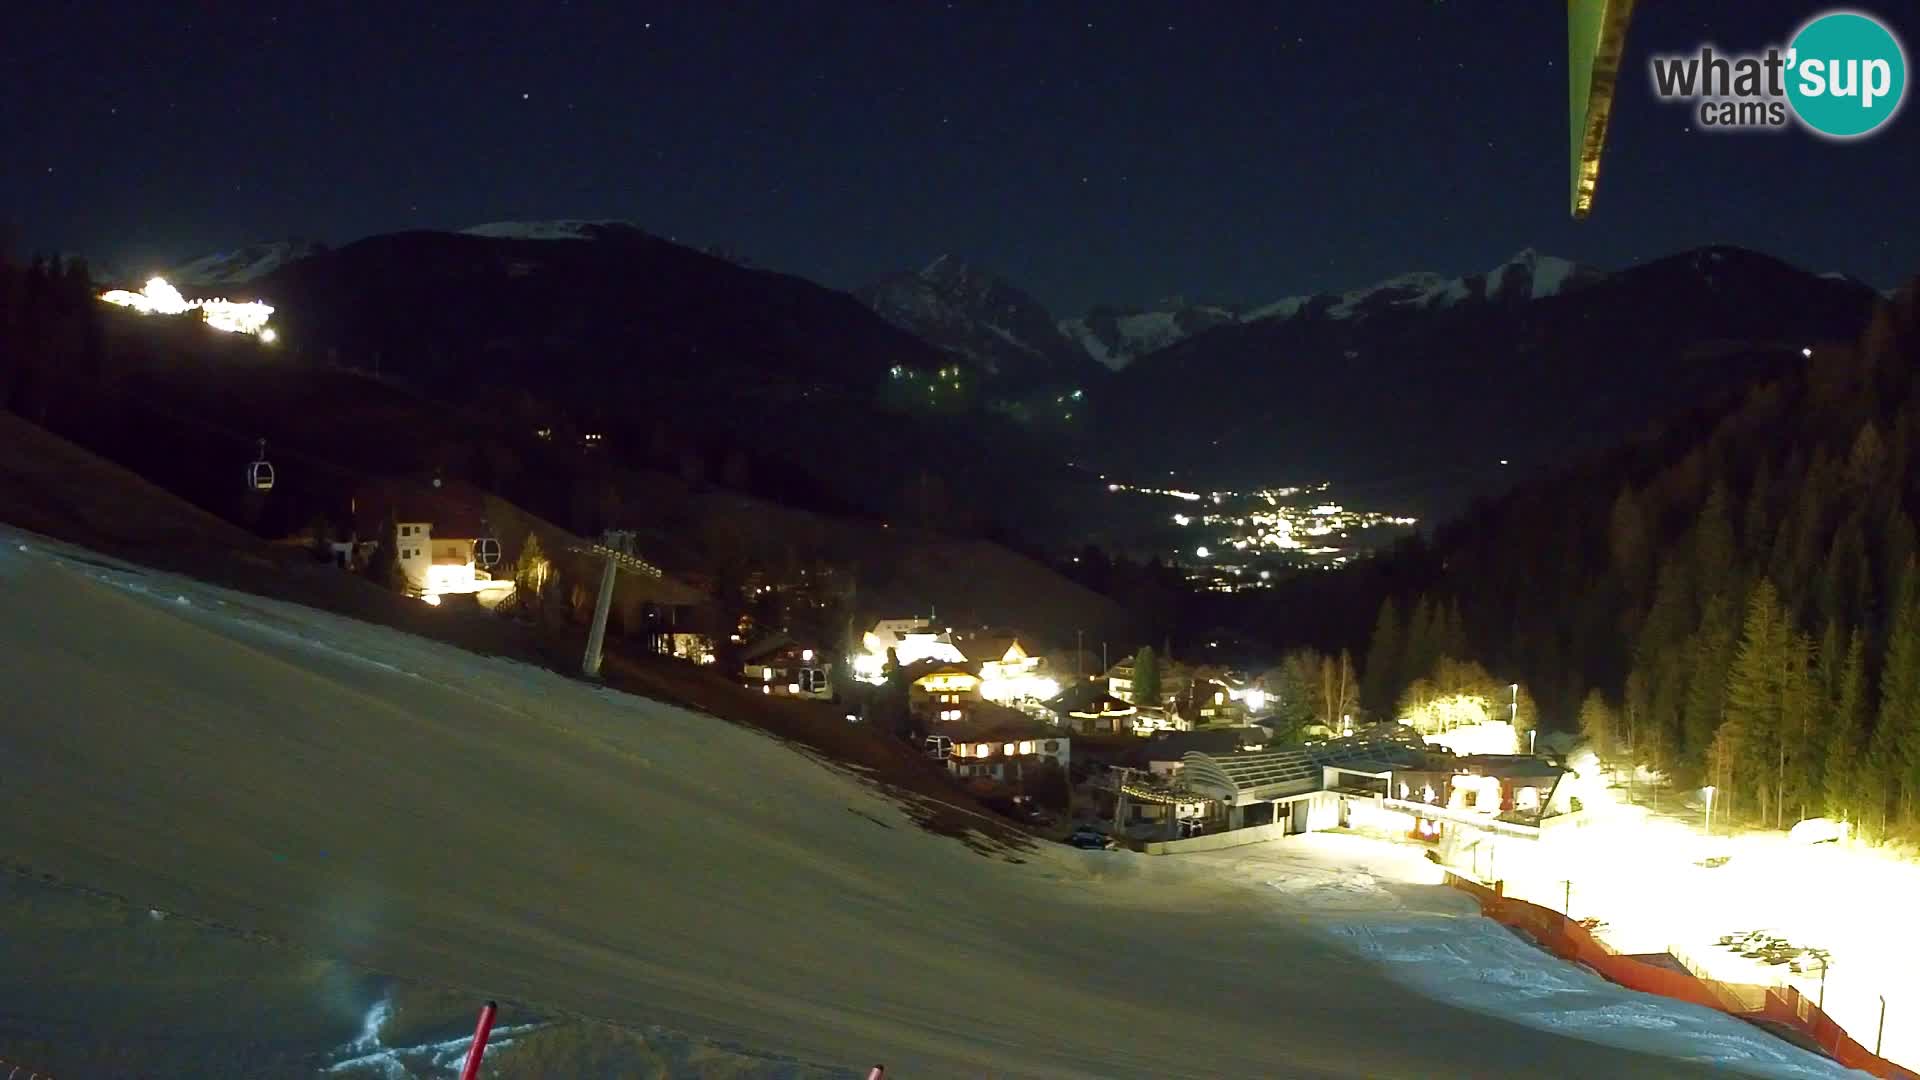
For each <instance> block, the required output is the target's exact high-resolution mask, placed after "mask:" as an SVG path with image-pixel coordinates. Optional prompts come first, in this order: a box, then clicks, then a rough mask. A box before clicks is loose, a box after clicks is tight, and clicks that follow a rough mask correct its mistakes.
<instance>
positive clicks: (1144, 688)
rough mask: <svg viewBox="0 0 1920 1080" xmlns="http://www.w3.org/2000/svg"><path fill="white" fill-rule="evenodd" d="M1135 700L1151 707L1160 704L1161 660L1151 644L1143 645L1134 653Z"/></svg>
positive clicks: (1139, 703)
mask: <svg viewBox="0 0 1920 1080" xmlns="http://www.w3.org/2000/svg"><path fill="white" fill-rule="evenodd" d="M1133 701H1134V704H1136V705H1140V706H1143V707H1149V708H1157V707H1158V706H1159V704H1160V660H1159V658H1158V657H1156V656H1155V655H1154V654H1153V646H1151V645H1142V646H1141V647H1140V651H1139V652H1137V653H1134V654H1133Z"/></svg>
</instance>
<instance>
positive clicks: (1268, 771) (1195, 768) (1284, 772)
mask: <svg viewBox="0 0 1920 1080" xmlns="http://www.w3.org/2000/svg"><path fill="white" fill-rule="evenodd" d="M1405 753H1406V747H1404V746H1402V745H1401V744H1399V743H1395V742H1390V741H1387V740H1376V739H1367V740H1359V739H1352V740H1342V741H1340V742H1335V743H1328V744H1326V745H1325V746H1308V747H1298V748H1294V749H1289V750H1262V751H1257V752H1254V753H1250V754H1219V755H1214V754H1205V753H1201V752H1200V751H1198V750H1190V751H1188V752H1187V754H1186V755H1185V756H1184V757H1183V758H1181V765H1180V778H1181V780H1182V781H1183V782H1184V783H1185V784H1186V785H1187V786H1188V787H1190V788H1192V789H1194V790H1195V791H1199V792H1203V793H1205V794H1207V795H1209V796H1211V797H1213V798H1216V799H1219V800H1220V801H1222V802H1229V803H1233V804H1235V805H1237V806H1245V805H1246V804H1248V803H1256V802H1265V801H1266V800H1268V799H1284V798H1286V797H1288V796H1290V795H1304V794H1306V793H1307V792H1310V791H1318V790H1320V788H1321V786H1322V783H1321V780H1322V773H1321V769H1322V768H1324V767H1325V766H1328V765H1339V764H1342V763H1346V762H1356V761H1395V760H1398V759H1400V758H1401V757H1403V756H1404V755H1405Z"/></svg>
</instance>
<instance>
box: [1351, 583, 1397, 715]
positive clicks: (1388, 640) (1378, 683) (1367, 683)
mask: <svg viewBox="0 0 1920 1080" xmlns="http://www.w3.org/2000/svg"><path fill="white" fill-rule="evenodd" d="M1404 660H1405V652H1404V650H1403V648H1402V639H1401V633H1400V611H1399V609H1398V608H1396V607H1395V606H1394V603H1393V597H1391V596H1389V597H1387V598H1386V599H1385V600H1382V601H1380V614H1379V615H1378V616H1377V617H1376V618H1375V619H1374V621H1373V637H1372V638H1371V640H1370V641H1369V642H1368V645H1367V666H1366V670H1365V671H1363V672H1362V673H1361V676H1362V677H1361V684H1360V686H1361V693H1360V696H1361V699H1362V701H1363V702H1364V703H1365V704H1366V707H1367V708H1369V709H1372V710H1374V711H1375V712H1377V713H1381V714H1385V713H1386V712H1387V711H1388V710H1390V709H1391V708H1392V707H1393V703H1394V699H1395V697H1396V696H1397V695H1398V694H1399V692H1400V684H1401V674H1400V673H1401V665H1402V663H1403V662H1404Z"/></svg>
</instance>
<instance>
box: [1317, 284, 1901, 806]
mask: <svg viewBox="0 0 1920 1080" xmlns="http://www.w3.org/2000/svg"><path fill="white" fill-rule="evenodd" d="M1808 353H1809V355H1808V356H1807V357H1806V358H1805V361H1804V363H1803V364H1801V365H1799V366H1797V367H1796V368H1794V369H1793V370H1790V371H1787V372H1785V373H1782V374H1776V375H1774V376H1772V377H1768V378H1766V379H1764V380H1762V381H1758V382H1755V383H1754V384H1752V385H1751V386H1749V387H1748V388H1746V389H1745V390H1744V391H1742V392H1740V393H1738V394H1733V395H1729V396H1726V397H1724V398H1722V399H1721V400H1718V401H1714V402H1711V403H1708V404H1705V405H1703V406H1701V407H1699V408H1697V409H1695V410H1693V411H1692V412H1690V413H1688V414H1687V415H1684V416H1680V417H1676V418H1673V419H1672V420H1671V421H1670V422H1668V423H1667V424H1665V425H1663V426H1662V427H1661V428H1660V430H1658V431H1655V432H1650V433H1648V434H1647V435H1645V436H1644V437H1642V438H1640V439H1638V440H1636V441H1635V442H1633V443H1631V444H1629V445H1627V446H1625V447H1622V448H1620V449H1618V450H1615V451H1613V452H1610V453H1608V454H1605V455H1602V456H1600V457H1598V458H1595V459H1593V460H1590V461H1587V462H1585V463H1583V464H1581V465H1580V466H1578V467H1576V468H1574V469H1572V470H1571V471H1568V472H1562V473H1560V474H1557V475H1554V476H1552V477H1550V478H1544V479H1542V480H1539V481H1537V482H1534V483H1530V484H1527V485H1524V486H1522V487H1521V488H1518V489H1516V490H1515V491H1514V492H1513V493H1511V494H1510V495H1508V496H1506V497H1505V498H1503V499H1501V500H1499V501H1498V502H1495V503H1487V504H1482V505H1480V506H1478V507H1476V508H1475V509H1474V510H1473V511H1472V512H1471V513H1469V514H1468V515H1466V516H1465V517H1464V518H1462V519H1461V520H1459V521H1457V522H1455V523H1452V524H1449V525H1445V526H1442V527H1441V528H1440V529H1439V530H1438V531H1437V532H1436V534H1435V535H1434V536H1433V537H1432V538H1431V540H1425V539H1421V540H1415V541H1412V542H1409V543H1407V544H1404V545H1402V546H1400V547H1399V548H1397V549H1395V550H1393V551H1391V552H1389V553H1386V554H1383V555H1382V556H1380V557H1379V558H1377V559H1375V560H1372V563H1371V565H1368V566H1366V567H1363V568H1362V569H1361V570H1359V571H1358V572H1357V573H1356V576H1355V577H1354V579H1352V580H1351V581H1349V582H1348V583H1347V585H1348V588H1349V589H1350V590H1353V591H1358V590H1360V589H1371V590H1372V591H1373V594H1374V596H1375V597H1379V596H1380V595H1381V594H1382V593H1384V594H1385V599H1384V600H1381V601H1380V605H1379V613H1378V616H1377V618H1376V623H1375V628H1374V631H1373V634H1372V641H1371V643H1370V648H1369V649H1368V652H1367V658H1368V659H1367V663H1366V669H1365V673H1364V675H1363V679H1362V693H1363V699H1364V704H1365V705H1366V706H1367V707H1368V708H1369V709H1370V710H1372V711H1373V712H1374V713H1375V714H1376V715H1384V714H1388V713H1391V712H1392V711H1393V710H1395V709H1396V708H1399V707H1401V705H1402V703H1403V701H1404V696H1403V695H1405V694H1406V693H1407V691H1408V690H1409V688H1410V687H1414V686H1417V685H1418V682H1419V680H1422V679H1427V678H1430V677H1431V675H1432V673H1433V672H1434V671H1436V670H1438V669H1439V668H1440V667H1442V666H1443V665H1444V663H1445V662H1447V661H1450V660H1451V661H1457V660H1459V659H1461V658H1462V657H1460V656H1459V655H1458V654H1459V653H1464V654H1465V655H1466V656H1467V657H1471V658H1473V659H1474V660H1476V661H1479V662H1480V663H1482V664H1484V667H1485V670H1488V671H1492V672H1494V673H1496V674H1497V676H1498V677H1499V678H1498V681H1504V680H1505V679H1507V678H1512V679H1514V680H1517V681H1519V682H1521V683H1523V684H1525V686H1526V687H1528V688H1530V689H1531V691H1532V693H1533V695H1534V696H1535V697H1536V698H1537V699H1538V703H1539V704H1538V707H1539V708H1540V710H1541V723H1542V724H1543V725H1545V726H1548V727H1560V728H1569V727H1572V726H1575V725H1576V724H1577V725H1578V726H1579V727H1580V728H1582V729H1584V730H1585V731H1586V732H1587V733H1588V734H1589V735H1590V736H1592V737H1594V738H1596V739H1597V740H1599V741H1601V742H1603V743H1604V744H1605V745H1606V746H1607V747H1609V748H1611V749H1613V750H1615V751H1617V752H1619V753H1622V754H1630V755H1631V756H1632V757H1633V758H1634V759H1636V760H1638V761H1640V762H1642V763H1644V764H1647V765H1650V766H1652V767H1655V768H1657V769H1660V770H1663V771H1666V772H1668V773H1670V774H1671V775H1672V776H1673V778H1674V780H1675V782H1676V783H1677V784H1684V785H1708V784H1711V785H1714V786H1715V787H1716V788H1717V789H1718V799H1717V802H1718V805H1721V806H1724V807H1726V808H1728V809H1731V810H1733V811H1734V812H1736V813H1740V814H1742V815H1745V816H1747V817H1749V818H1752V819H1755V820H1759V821H1765V822H1767V823H1771V824H1782V825H1791V824H1792V823H1793V822H1794V821H1796V820H1798V819H1799V818H1800V817H1802V816H1811V815H1817V814H1830V815H1833V816H1844V817H1846V818H1847V819H1849V820H1851V821H1853V822H1855V823H1856V825H1858V826H1860V827H1861V828H1863V829H1864V830H1866V831H1867V832H1869V833H1879V834H1884V833H1886V832H1889V831H1901V830H1907V829H1912V828H1914V827H1915V826H1916V825H1920V816H1917V815H1920V805H1917V804H1920V799H1917V798H1916V795H1920V570H1916V562H1915V556H1916V532H1915V520H1916V517H1920V462H1917V461H1916V458H1917V457H1920V454H1917V453H1916V451H1917V450H1920V382H1916V380H1915V377H1914V372H1915V367H1916V365H1920V318H1917V316H1916V310H1915V289H1914V288H1913V287H1911V286H1910V287H1908V288H1907V289H1905V290H1902V291H1901V292H1900V293H1899V294H1897V295H1896V297H1895V298H1894V299H1893V300H1891V301H1889V302H1887V303H1884V304H1882V305H1880V306H1879V308H1878V309H1877V310H1876V312H1875V314H1874V316H1873V318H1872V320H1871V322H1870V324H1869V325H1868V327H1867V328H1866V330H1865V332H1864V333H1863V335H1862V337H1861V339H1860V340H1859V341H1858V342H1855V343H1830V344H1818V345H1813V344H1810V345H1809V346H1808Z"/></svg>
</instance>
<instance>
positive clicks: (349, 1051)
mask: <svg viewBox="0 0 1920 1080" xmlns="http://www.w3.org/2000/svg"><path fill="white" fill-rule="evenodd" d="M392 1017H393V998H392V997H391V995H389V996H385V997H382V998H381V999H380V1000H378V1001H376V1002H374V1003H373V1004H372V1006H370V1007H369V1008H368V1009H367V1015H366V1017H365V1018H364V1019H363V1020H362V1021H361V1025H360V1034H359V1035H357V1036H355V1037H354V1039H353V1041H351V1042H349V1043H347V1044H346V1045H345V1046H343V1047H341V1048H340V1049H339V1050H337V1051H335V1053H334V1056H335V1058H336V1059H337V1060H335V1061H334V1062H333V1063H332V1064H331V1065H328V1066H327V1070H326V1071H327V1072H330V1073H337V1072H347V1071H348V1070H357V1069H377V1070H379V1071H380V1073H381V1074H382V1075H383V1076H386V1077H387V1078H388V1080H412V1078H414V1077H416V1076H420V1075H422V1073H423V1071H424V1074H425V1075H429V1076H431V1075H436V1074H439V1073H442V1072H444V1073H446V1074H448V1075H451V1076H458V1075H459V1073H460V1069H461V1068H462V1067H463V1066H464V1065H465V1064H466V1061H467V1052H468V1051H469V1050H470V1049H471V1048H472V1046H473V1036H472V1035H462V1036H460V1037H458V1038H453V1039H442V1040H439V1041H437V1042H428V1043H421V1044H420V1045H418V1046H388V1045H386V1044H385V1043H384V1042H382V1041H381V1032H382V1031H384V1030H385V1029H386V1026H387V1021H388V1020H390V1019H392ZM542 1026H543V1025H540V1024H518V1025H512V1026H507V1027H496V1028H494V1029H493V1031H492V1033H491V1034H490V1035H489V1036H488V1038H487V1054H488V1055H489V1056H491V1055H493V1054H496V1053H499V1052H500V1051H502V1050H505V1049H506V1048H507V1047H509V1046H512V1045H513V1044H514V1041H515V1040H516V1039H518V1038H519V1037H520V1036H522V1035H526V1034H529V1033H531V1032H535V1031H538V1030H540V1028H541V1027H542Z"/></svg>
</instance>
